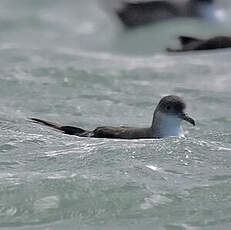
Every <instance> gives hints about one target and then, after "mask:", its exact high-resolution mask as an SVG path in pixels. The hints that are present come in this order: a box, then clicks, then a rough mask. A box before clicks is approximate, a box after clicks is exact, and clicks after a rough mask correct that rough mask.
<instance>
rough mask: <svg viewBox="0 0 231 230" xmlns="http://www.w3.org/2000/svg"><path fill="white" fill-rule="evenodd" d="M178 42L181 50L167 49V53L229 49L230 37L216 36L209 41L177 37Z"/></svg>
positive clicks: (230, 46)
mask: <svg viewBox="0 0 231 230" xmlns="http://www.w3.org/2000/svg"><path fill="white" fill-rule="evenodd" d="M179 40H180V42H181V46H182V48H180V49H171V48H167V49H166V50H167V51H168V52H187V51H199V50H213V49H225V48H231V37H228V36H217V37H213V38H209V39H199V38H194V37H187V36H179Z"/></svg>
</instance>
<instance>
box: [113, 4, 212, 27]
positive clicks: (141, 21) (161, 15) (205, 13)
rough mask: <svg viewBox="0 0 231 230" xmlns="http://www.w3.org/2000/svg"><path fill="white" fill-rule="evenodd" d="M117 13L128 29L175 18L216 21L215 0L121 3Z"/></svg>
mask: <svg viewBox="0 0 231 230" xmlns="http://www.w3.org/2000/svg"><path fill="white" fill-rule="evenodd" d="M121 4H122V5H121V7H120V8H119V9H117V10H115V11H116V14H117V16H118V18H119V19H120V20H121V22H122V23H123V24H124V25H125V26H126V27H128V28H134V27H137V26H140V25H146V24H150V23H156V22H159V21H163V20H166V19H171V18H174V17H191V18H193V17H195V18H207V19H212V18H213V19H214V18H215V19H216V14H215V11H216V9H215V6H214V0H180V1H179V0H153V1H140V2H126V1H123V2H122V3H121Z"/></svg>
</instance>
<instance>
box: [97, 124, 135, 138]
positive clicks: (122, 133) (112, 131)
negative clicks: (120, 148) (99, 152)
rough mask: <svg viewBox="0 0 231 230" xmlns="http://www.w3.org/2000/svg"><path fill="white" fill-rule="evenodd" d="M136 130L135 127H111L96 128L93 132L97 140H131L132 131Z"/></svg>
mask: <svg viewBox="0 0 231 230" xmlns="http://www.w3.org/2000/svg"><path fill="white" fill-rule="evenodd" d="M134 130H136V128H135V127H126V126H121V127H112V126H104V127H98V128H96V129H95V130H94V131H93V134H94V137H97V138H123V139H131V138H133V135H132V134H133V131H134Z"/></svg>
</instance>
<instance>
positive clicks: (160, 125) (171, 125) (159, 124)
mask: <svg viewBox="0 0 231 230" xmlns="http://www.w3.org/2000/svg"><path fill="white" fill-rule="evenodd" d="M151 129H152V131H153V135H154V137H158V138H163V137H169V136H180V134H181V119H179V118H177V117H176V116H173V115H167V114H165V113H161V112H155V113H154V115H153V121H152V126H151Z"/></svg>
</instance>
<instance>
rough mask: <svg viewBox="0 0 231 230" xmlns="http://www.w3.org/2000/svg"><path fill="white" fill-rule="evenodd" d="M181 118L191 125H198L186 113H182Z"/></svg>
mask: <svg viewBox="0 0 231 230" xmlns="http://www.w3.org/2000/svg"><path fill="white" fill-rule="evenodd" d="M180 118H181V119H182V120H184V121H187V122H189V123H190V124H192V125H193V126H195V125H196V123H195V121H194V120H193V119H192V118H191V117H190V116H189V115H188V114H186V113H181V114H180Z"/></svg>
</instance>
